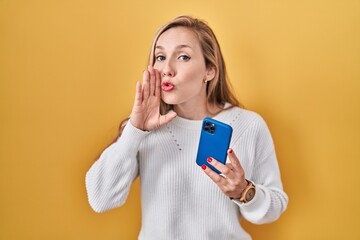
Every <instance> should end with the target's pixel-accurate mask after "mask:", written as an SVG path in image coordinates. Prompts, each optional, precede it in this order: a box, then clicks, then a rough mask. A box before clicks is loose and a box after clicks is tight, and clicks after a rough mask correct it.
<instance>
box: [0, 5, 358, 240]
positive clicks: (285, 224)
mask: <svg viewBox="0 0 360 240" xmlns="http://www.w3.org/2000/svg"><path fill="white" fill-rule="evenodd" d="M181 14H190V15H194V16H197V17H200V18H203V19H206V20H207V21H208V23H209V24H210V26H211V27H212V28H213V29H214V31H215V33H216V34H217V36H218V38H219V42H220V44H221V46H222V50H223V53H224V57H225V59H226V62H227V66H228V72H229V76H230V79H231V80H232V83H233V85H234V87H235V89H236V93H237V95H238V96H239V99H240V100H241V102H242V103H243V104H244V105H245V106H246V107H247V108H248V109H251V110H254V111H257V112H258V113H260V114H261V115H262V116H263V117H264V118H265V120H266V121H267V123H268V125H269V127H270V129H271V131H272V134H273V137H274V140H275V144H276V148H277V154H278V159H279V164H280V168H281V171H282V178H283V182H284V187H285V190H286V192H287V193H288V195H289V197H290V201H289V206H288V209H287V211H286V212H285V213H284V214H283V215H282V217H281V218H280V220H278V221H277V222H275V223H272V224H267V225H260V226H257V225H252V224H249V223H244V224H245V228H246V229H247V230H248V231H250V232H251V234H252V235H253V237H254V239H255V240H260V239H261V240H262V239H271V240H272V239H280V240H281V239H283V240H288V239H299V240H300V239H360V227H359V216H360V206H359V205H360V204H359V198H360V187H359V182H360V172H359V170H360V168H359V167H360V150H359V149H360V146H359V145H360V140H359V139H360V127H359V124H360V91H359V90H360V1H359V0H342V1H338V0H323V1H321V0H304V1H296V0H288V1H285V0H283V1H280V0H279V1H275V0H263V1H258V0H232V1H209V0H201V1H193V0H181V1H174V0H168V1H165V0H154V1H143V2H141V1H121V0H117V1H116V0H103V1H94V0H57V1H51V0H23V1H20V0H19V1H17V0H0V110H1V113H0V114H1V115H0V117H1V118H0V194H1V197H0V239H1V240H3V239H4V240H8V239H114V240H115V239H136V237H137V234H138V231H139V228H140V223H141V219H140V211H141V210H140V202H139V198H140V196H139V188H140V187H139V181H138V180H137V181H136V182H135V184H134V185H133V187H132V190H131V194H130V196H129V199H128V201H127V203H126V204H125V206H123V207H122V208H118V209H114V210H112V211H109V212H107V213H104V214H96V213H94V212H92V210H91V209H90V207H89V205H88V203H87V199H86V191H85V185H84V176H85V173H86V171H87V170H88V169H89V167H90V166H91V165H92V163H93V162H94V160H95V158H96V157H97V155H98V154H99V153H100V152H101V151H102V150H103V148H104V147H105V146H106V145H107V144H108V143H109V142H110V141H111V140H112V139H113V137H114V136H115V135H116V130H117V126H118V123H119V122H120V120H122V119H123V118H124V117H126V116H128V114H129V113H130V110H131V106H132V102H133V97H134V89H135V82H136V81H137V80H141V76H142V70H143V69H144V68H145V67H146V62H147V56H148V50H149V48H150V43H151V40H152V37H153V35H154V32H155V30H156V29H157V28H158V27H159V26H160V25H161V24H163V23H164V22H166V21H167V20H170V19H172V18H173V17H175V16H177V15H181ZM184 194H186V193H184ZM204 201H206V200H205V199H204ZM199 227H201V226H199Z"/></svg>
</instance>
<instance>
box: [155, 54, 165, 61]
mask: <svg viewBox="0 0 360 240" xmlns="http://www.w3.org/2000/svg"><path fill="white" fill-rule="evenodd" d="M164 60H165V57H164V56H162V55H159V56H156V61H158V62H162V61H164Z"/></svg>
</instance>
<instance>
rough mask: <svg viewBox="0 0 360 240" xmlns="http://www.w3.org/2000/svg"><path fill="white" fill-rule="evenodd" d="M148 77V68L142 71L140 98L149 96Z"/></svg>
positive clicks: (143, 98)
mask: <svg viewBox="0 0 360 240" xmlns="http://www.w3.org/2000/svg"><path fill="white" fill-rule="evenodd" d="M149 79H150V73H149V71H148V70H145V71H144V74H143V84H142V96H143V97H142V100H143V101H144V100H146V99H148V97H149V91H150V90H149Z"/></svg>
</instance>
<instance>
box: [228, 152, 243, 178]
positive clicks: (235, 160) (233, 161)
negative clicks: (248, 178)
mask: <svg viewBox="0 0 360 240" xmlns="http://www.w3.org/2000/svg"><path fill="white" fill-rule="evenodd" d="M228 157H229V159H230V162H231V165H233V167H234V169H235V171H236V172H238V173H244V169H243V168H242V166H241V164H240V161H239V159H238V158H237V156H236V154H235V152H234V151H233V150H232V149H231V148H229V149H228Z"/></svg>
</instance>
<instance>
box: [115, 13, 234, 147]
mask: <svg viewBox="0 0 360 240" xmlns="http://www.w3.org/2000/svg"><path fill="white" fill-rule="evenodd" d="M175 27H185V28H187V29H189V30H191V31H193V32H194V33H195V34H196V36H197V38H198V40H199V43H200V46H201V50H202V53H203V55H204V59H205V66H206V67H207V68H211V67H213V68H214V69H215V77H214V78H213V79H212V80H211V81H209V82H207V88H206V95H207V101H208V104H214V105H217V106H219V107H221V108H222V107H223V105H224V104H225V103H230V107H234V106H240V103H239V102H238V100H237V99H236V97H235V95H234V93H233V92H232V90H231V85H230V82H229V80H228V77H227V73H226V66H225V61H224V58H223V55H222V53H221V49H220V45H219V42H218V40H217V38H216V36H215V34H214V32H213V31H212V29H211V28H210V27H209V25H208V24H207V23H206V22H205V21H203V20H200V19H197V18H193V17H191V16H179V17H176V18H174V19H173V20H171V21H169V22H168V23H166V24H165V25H163V26H162V27H160V28H159V30H158V31H157V32H156V34H155V37H154V39H153V42H152V45H151V51H150V55H149V62H148V65H152V66H153V65H154V63H155V54H154V52H155V47H156V43H157V40H158V39H159V37H160V36H161V34H163V33H164V32H165V31H167V30H169V29H170V28H175ZM171 109H172V106H171V105H169V104H166V103H165V102H164V101H162V100H161V103H160V113H161V114H166V113H167V112H168V111H169V110H171ZM128 120H129V118H127V119H124V120H123V121H122V122H121V123H120V126H119V135H118V137H119V136H120V135H121V133H122V131H123V129H124V127H125V125H126V122H127V121H128ZM118 137H117V138H118ZM117 138H116V139H117ZM116 139H115V140H114V141H116Z"/></svg>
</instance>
